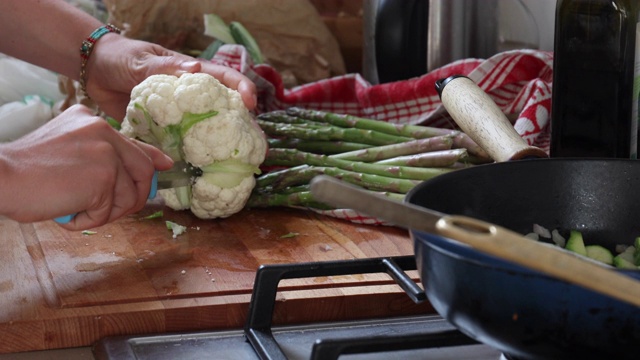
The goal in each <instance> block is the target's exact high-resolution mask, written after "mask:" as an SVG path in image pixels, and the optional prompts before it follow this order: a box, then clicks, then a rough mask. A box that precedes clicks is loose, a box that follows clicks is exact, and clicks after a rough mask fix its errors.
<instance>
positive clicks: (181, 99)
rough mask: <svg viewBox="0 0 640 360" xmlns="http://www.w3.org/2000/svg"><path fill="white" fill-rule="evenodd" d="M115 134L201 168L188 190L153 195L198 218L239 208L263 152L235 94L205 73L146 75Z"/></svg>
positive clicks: (258, 134) (255, 127) (248, 115)
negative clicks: (120, 126)
mask: <svg viewBox="0 0 640 360" xmlns="http://www.w3.org/2000/svg"><path fill="white" fill-rule="evenodd" d="M121 131H122V133H123V134H125V135H127V136H129V137H133V138H138V139H140V140H142V141H144V142H146V143H149V144H152V145H154V146H156V147H158V148H160V149H161V150H162V151H164V152H165V153H166V154H167V155H169V156H170V157H171V158H172V159H173V160H174V161H179V160H185V161H187V162H188V163H190V164H191V165H193V166H195V167H198V168H200V169H201V170H202V176H200V177H198V178H196V179H195V183H194V184H193V186H187V187H181V188H177V189H168V190H160V191H159V194H160V195H161V196H162V197H163V199H164V200H165V203H166V205H167V206H169V207H170V208H172V209H176V210H183V209H191V211H192V212H193V214H195V215H196V216H197V217H199V218H203V219H213V218H219V217H220V218H224V217H228V216H231V215H233V214H235V213H237V212H239V211H240V210H242V208H243V207H244V205H245V204H246V202H247V200H248V198H249V196H250V195H251V191H252V190H253V188H254V186H255V184H256V182H255V177H254V174H259V173H260V170H259V166H260V164H262V162H263V161H264V159H265V156H266V153H267V141H266V139H265V136H264V134H263V132H262V130H261V129H260V127H259V126H258V125H257V123H256V122H255V120H254V118H253V115H252V114H251V113H250V112H249V110H248V109H247V108H246V107H245V106H244V103H243V102H242V99H241V97H240V94H239V93H238V92H237V91H235V90H232V89H229V88H227V87H226V86H224V85H223V84H222V83H220V82H219V81H218V80H217V79H216V78H214V77H213V76H211V75H208V74H205V73H195V74H190V73H187V74H183V75H181V76H180V77H176V76H172V75H152V76H150V77H148V78H147V79H146V80H144V81H143V82H142V83H140V84H139V85H137V86H136V87H135V88H134V89H133V90H132V92H131V101H130V102H129V105H128V107H127V114H126V117H125V119H124V121H123V122H122V130H121Z"/></svg>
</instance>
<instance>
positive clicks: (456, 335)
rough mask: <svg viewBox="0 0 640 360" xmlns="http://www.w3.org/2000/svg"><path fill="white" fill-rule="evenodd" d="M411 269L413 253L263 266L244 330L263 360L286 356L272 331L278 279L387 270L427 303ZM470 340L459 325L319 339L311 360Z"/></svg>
mask: <svg viewBox="0 0 640 360" xmlns="http://www.w3.org/2000/svg"><path fill="white" fill-rule="evenodd" d="M409 270H416V262H415V258H414V257H413V256H398V257H388V258H372V259H356V260H341V261H327V262H313V263H299V264H284V265H263V266H261V267H260V269H258V272H257V275H256V281H255V283H254V287H253V293H252V297H251V302H250V304H249V316H248V318H247V322H246V324H245V329H244V334H245V336H246V338H247V340H248V341H249V342H250V343H251V345H252V346H253V348H254V349H255V351H256V354H257V355H258V356H259V357H260V359H263V360H286V359H287V357H286V355H285V354H284V352H283V351H282V349H281V348H280V346H279V345H278V342H277V341H276V339H275V338H274V336H273V333H272V331H271V319H272V316H273V309H274V306H275V300H276V293H277V291H278V284H279V282H280V280H283V279H297V278H307V277H318V276H337V275H354V274H370V273H383V272H384V273H387V274H389V276H391V277H392V278H393V279H394V280H395V282H396V283H397V284H398V285H399V286H400V287H401V288H402V289H403V290H404V291H405V292H406V293H407V295H409V297H410V298H411V299H412V300H413V301H414V302H416V303H420V302H423V301H425V300H426V295H425V293H424V290H422V289H421V288H420V287H419V286H418V285H417V284H416V283H415V282H414V281H413V280H412V279H411V278H410V277H409V276H408V275H407V274H406V272H405V271H409ZM472 344H477V342H476V341H475V340H473V339H471V338H469V337H468V336H466V335H464V334H462V333H461V332H460V331H458V330H446V331H440V332H434V333H418V334H409V335H407V334H401V335H397V336H393V335H384V336H367V337H360V338H347V339H319V340H317V341H316V342H315V343H314V345H313V348H312V352H311V360H331V359H338V357H339V356H340V355H346V354H359V353H372V352H388V351H397V350H411V349H421V348H428V347H447V346H460V345H472Z"/></svg>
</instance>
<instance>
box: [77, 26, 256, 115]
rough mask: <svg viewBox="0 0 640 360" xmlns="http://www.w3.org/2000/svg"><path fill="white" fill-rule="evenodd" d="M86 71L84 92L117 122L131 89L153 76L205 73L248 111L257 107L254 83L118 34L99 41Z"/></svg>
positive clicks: (231, 71)
mask: <svg viewBox="0 0 640 360" xmlns="http://www.w3.org/2000/svg"><path fill="white" fill-rule="evenodd" d="M86 71H87V92H88V93H89V95H90V96H91V98H92V99H94V100H95V101H96V103H97V104H98V105H99V106H100V109H101V110H102V111H104V112H105V113H106V114H107V115H109V116H112V117H114V118H115V119H117V120H118V121H121V120H122V119H124V115H125V111H126V107H127V104H128V103H129V99H130V93H131V89H133V87H134V86H136V85H137V84H139V83H140V82H142V81H143V80H144V79H146V78H147V77H149V76H151V75H154V74H168V75H180V74H182V73H185V72H190V73H195V72H206V73H208V74H210V75H213V76H214V77H215V78H217V79H218V80H220V82H222V83H223V84H224V85H226V86H227V87H229V88H232V89H235V90H238V91H239V92H240V95H241V96H242V99H243V100H244V103H245V105H246V106H247V107H248V108H249V109H253V108H255V106H256V87H255V84H254V83H253V82H252V81H251V80H249V78H247V77H246V76H244V75H243V74H241V73H240V72H238V71H236V70H234V69H232V68H229V67H226V66H220V65H215V64H213V63H210V62H207V61H198V60H196V59H194V58H192V57H189V56H187V55H183V54H180V53H177V52H174V51H170V50H167V49H165V48H163V47H162V46H159V45H156V44H153V43H148V42H144V41H138V40H132V39H128V38H126V37H124V36H120V35H117V34H107V35H104V36H103V37H102V38H100V40H98V42H97V43H96V45H95V47H94V50H93V53H92V54H91V57H90V58H89V61H88V64H87V69H86Z"/></svg>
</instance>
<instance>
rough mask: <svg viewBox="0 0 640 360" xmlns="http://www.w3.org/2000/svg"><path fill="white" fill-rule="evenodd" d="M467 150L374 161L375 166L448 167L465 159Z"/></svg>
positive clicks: (427, 153) (443, 151)
mask: <svg viewBox="0 0 640 360" xmlns="http://www.w3.org/2000/svg"><path fill="white" fill-rule="evenodd" d="M467 155H468V152H467V149H449V150H442V151H434V152H425V153H420V154H413V155H405V156H397V157H394V158H391V159H385V160H380V161H376V162H375V164H385V165H402V166H419V167H449V166H453V165H454V164H455V163H457V162H459V161H464V159H465V158H466V157H467Z"/></svg>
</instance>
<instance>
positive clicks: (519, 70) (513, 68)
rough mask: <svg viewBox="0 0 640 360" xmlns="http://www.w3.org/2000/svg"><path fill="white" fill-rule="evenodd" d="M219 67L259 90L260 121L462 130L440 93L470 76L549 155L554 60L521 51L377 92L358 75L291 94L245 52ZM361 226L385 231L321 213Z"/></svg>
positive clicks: (224, 54)
mask: <svg viewBox="0 0 640 360" xmlns="http://www.w3.org/2000/svg"><path fill="white" fill-rule="evenodd" d="M212 61H213V62H215V63H218V64H222V65H227V66H230V67H233V68H235V69H237V70H239V71H241V72H242V73H244V74H245V75H246V76H247V77H249V78H250V79H251V80H253V81H254V82H255V84H256V85H257V87H258V103H259V104H258V109H257V112H258V113H262V112H267V111H273V110H279V109H286V108H288V107H291V106H297V107H303V108H309V109H316V110H323V111H329V112H334V113H342V114H351V115H355V116H360V117H365V118H369V119H376V120H381V121H388V122H391V123H398V124H420V125H427V126H435V127H442V128H455V127H456V125H455V123H454V122H453V121H452V120H451V118H450V117H449V116H448V114H447V113H446V111H445V109H444V107H443V106H442V103H441V102H440V98H439V97H438V94H437V92H436V90H435V86H434V85H435V82H436V80H439V79H442V78H446V77H448V76H451V75H455V74H460V75H466V76H468V77H469V78H471V79H472V80H474V81H475V82H476V83H477V84H478V86H480V88H482V89H483V90H484V91H485V92H487V93H488V94H489V95H490V96H491V97H492V98H493V100H494V101H495V102H496V104H497V105H498V106H499V107H500V108H501V109H502V111H503V112H504V113H505V114H507V116H508V117H509V118H510V119H511V121H512V122H513V124H514V127H515V129H516V131H517V132H518V133H519V134H520V135H521V136H522V137H523V138H524V139H525V140H526V141H527V142H528V143H529V144H530V145H535V146H538V147H540V148H542V149H545V150H547V151H548V148H549V139H550V129H549V120H550V112H551V84H552V76H553V71H552V64H553V54H552V53H551V52H545V51H537V50H514V51H509V52H503V53H500V54H497V55H495V56H493V57H491V58H489V59H486V60H482V59H464V60H459V61H456V62H454V63H451V64H448V65H446V66H443V67H441V68H439V69H436V70H434V71H432V72H429V73H427V74H425V75H423V76H420V77H416V78H413V79H409V80H403V81H397V82H393V83H386V84H380V85H371V84H370V83H368V82H367V81H366V80H365V79H364V78H363V77H362V76H360V75H359V74H347V75H343V76H337V77H333V78H329V79H325V80H321V81H317V82H314V83H310V84H305V85H302V86H298V87H295V88H292V89H285V88H284V86H283V83H282V78H281V76H280V74H279V73H278V72H277V71H276V70H275V69H274V68H273V67H271V66H269V65H264V64H261V65H253V63H252V62H251V58H250V56H249V55H248V53H247V52H246V50H245V49H244V47H242V46H239V45H225V46H223V47H222V48H221V49H220V50H219V51H218V53H217V54H216V56H215V57H214V58H213V59H212ZM322 213H325V214H326V215H329V216H334V217H339V218H345V219H348V220H350V221H353V222H357V223H367V224H381V222H380V221H379V220H377V219H371V218H369V217H366V216H362V215H360V214H358V213H356V212H354V211H351V210H348V209H340V210H336V211H330V212H322Z"/></svg>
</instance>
